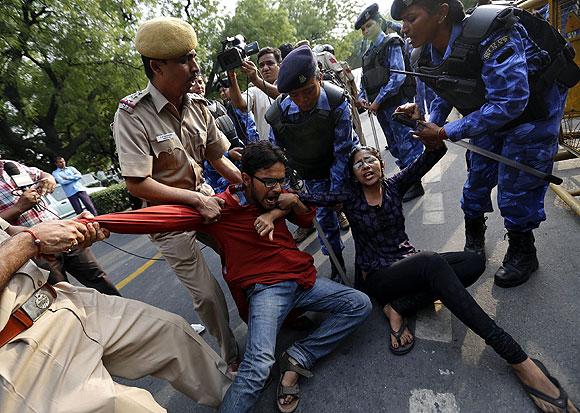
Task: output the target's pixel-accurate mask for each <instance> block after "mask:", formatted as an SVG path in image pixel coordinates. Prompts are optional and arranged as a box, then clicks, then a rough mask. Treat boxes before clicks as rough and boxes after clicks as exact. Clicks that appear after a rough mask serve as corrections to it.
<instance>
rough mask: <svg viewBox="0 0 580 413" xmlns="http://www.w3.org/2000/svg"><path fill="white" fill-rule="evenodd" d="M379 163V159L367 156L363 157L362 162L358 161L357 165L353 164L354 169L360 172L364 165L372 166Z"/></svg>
mask: <svg viewBox="0 0 580 413" xmlns="http://www.w3.org/2000/svg"><path fill="white" fill-rule="evenodd" d="M378 161H379V160H378V159H377V158H375V157H374V156H370V155H367V156H365V157H363V158H362V159H361V160H360V161H356V162H355V163H353V164H352V169H354V170H359V169H361V168H362V167H363V165H364V164H366V165H369V166H370V165H372V164H374V163H375V162H378Z"/></svg>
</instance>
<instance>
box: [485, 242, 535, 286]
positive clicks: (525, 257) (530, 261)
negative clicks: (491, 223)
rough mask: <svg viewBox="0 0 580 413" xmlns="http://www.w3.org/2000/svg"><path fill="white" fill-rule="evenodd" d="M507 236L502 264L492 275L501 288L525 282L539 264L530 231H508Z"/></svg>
mask: <svg viewBox="0 0 580 413" xmlns="http://www.w3.org/2000/svg"><path fill="white" fill-rule="evenodd" d="M507 236H508V238H509V245H508V249H507V252H506V253H505V257H504V258H503V264H502V266H501V267H499V270H497V272H496V273H495V276H494V281H495V284H496V285H497V286H498V287H503V288H510V287H516V286H518V285H520V284H523V283H525V282H526V281H528V279H529V278H530V274H532V273H533V272H534V271H536V270H537V269H538V266H539V264H538V257H537V256H536V247H535V246H534V241H535V239H534V234H533V233H532V231H526V232H515V231H508V233H507Z"/></svg>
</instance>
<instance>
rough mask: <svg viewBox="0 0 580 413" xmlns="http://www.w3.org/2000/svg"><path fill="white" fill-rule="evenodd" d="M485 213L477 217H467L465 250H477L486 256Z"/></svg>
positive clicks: (477, 252) (476, 251)
mask: <svg viewBox="0 0 580 413" xmlns="http://www.w3.org/2000/svg"><path fill="white" fill-rule="evenodd" d="M486 219H487V217H484V216H483V215H482V216H480V217H477V218H467V217H465V246H464V247H463V251H469V252H475V253H476V254H479V255H481V256H482V257H484V258H485V230H486V229H487V225H485V220H486Z"/></svg>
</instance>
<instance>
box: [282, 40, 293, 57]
mask: <svg viewBox="0 0 580 413" xmlns="http://www.w3.org/2000/svg"><path fill="white" fill-rule="evenodd" d="M278 49H280V55H281V56H282V60H284V58H285V57H286V56H288V53H290V52H291V51H292V50H294V45H293V44H292V43H282V44H281V45H280V47H279V48H278Z"/></svg>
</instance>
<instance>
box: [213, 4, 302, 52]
mask: <svg viewBox="0 0 580 413" xmlns="http://www.w3.org/2000/svg"><path fill="white" fill-rule="evenodd" d="M238 33H241V34H243V35H244V36H245V38H246V39H247V41H248V42H252V41H255V40H257V41H258V43H259V44H260V47H265V46H276V47H277V46H278V45H280V44H282V43H286V42H289V41H290V42H292V41H295V39H296V28H295V27H294V26H293V25H292V24H291V23H290V21H289V19H288V10H287V9H285V8H284V7H282V6H281V5H280V4H273V3H270V2H266V1H265V0H240V1H239V2H238V5H237V7H236V14H235V15H234V16H233V17H230V18H228V19H226V22H225V29H224V31H223V37H226V36H234V35H236V34H238Z"/></svg>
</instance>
